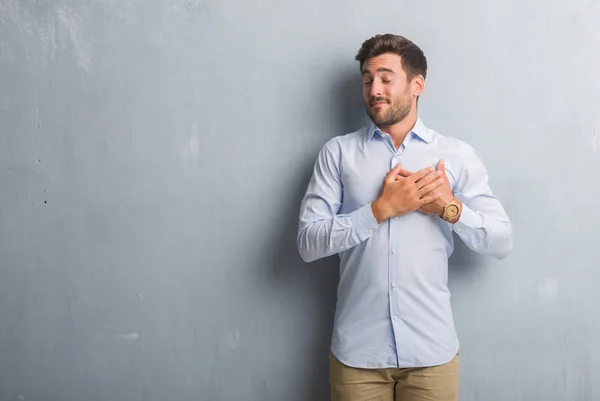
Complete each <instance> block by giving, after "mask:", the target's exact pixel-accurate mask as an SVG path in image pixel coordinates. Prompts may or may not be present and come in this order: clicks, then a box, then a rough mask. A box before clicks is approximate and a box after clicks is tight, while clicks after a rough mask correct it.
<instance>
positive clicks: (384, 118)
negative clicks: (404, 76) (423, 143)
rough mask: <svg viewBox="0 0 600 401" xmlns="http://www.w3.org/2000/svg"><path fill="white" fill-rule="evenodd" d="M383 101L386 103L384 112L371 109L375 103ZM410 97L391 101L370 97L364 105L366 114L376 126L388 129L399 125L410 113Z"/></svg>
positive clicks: (380, 97)
mask: <svg viewBox="0 0 600 401" xmlns="http://www.w3.org/2000/svg"><path fill="white" fill-rule="evenodd" d="M380 101H384V102H387V103H388V105H389V106H388V107H387V108H386V110H379V111H378V110H377V109H375V108H373V104H374V103H375V102H380ZM411 106H412V105H411V102H410V97H409V96H407V97H405V98H402V97H400V96H399V97H397V98H395V99H393V100H390V99H388V98H385V97H382V96H379V97H372V98H371V99H370V101H369V103H368V104H367V105H366V109H367V114H368V115H369V117H370V118H371V120H372V121H373V122H374V123H375V124H376V125H378V126H382V127H388V126H391V125H394V124H397V123H399V122H400V121H402V120H404V118H405V117H406V116H407V115H408V113H410V108H411Z"/></svg>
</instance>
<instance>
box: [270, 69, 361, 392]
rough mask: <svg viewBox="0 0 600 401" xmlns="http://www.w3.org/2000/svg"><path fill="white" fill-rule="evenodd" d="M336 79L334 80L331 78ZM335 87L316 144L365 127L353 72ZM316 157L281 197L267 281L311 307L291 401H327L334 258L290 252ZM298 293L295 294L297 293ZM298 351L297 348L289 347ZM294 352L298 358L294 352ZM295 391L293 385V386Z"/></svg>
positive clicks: (305, 162)
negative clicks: (283, 203) (306, 297)
mask: <svg viewBox="0 0 600 401" xmlns="http://www.w3.org/2000/svg"><path fill="white" fill-rule="evenodd" d="M336 75H337V74H336ZM339 77H340V79H339V81H338V82H337V83H336V84H335V85H334V86H333V88H332V89H333V90H332V91H331V92H329V94H330V95H329V96H323V97H321V99H322V102H323V107H329V105H331V104H335V105H336V107H335V109H334V113H333V114H332V116H333V117H332V120H331V121H327V123H328V124H326V125H325V126H326V127H327V129H328V130H329V129H331V130H333V132H331V134H330V135H324V137H323V138H322V141H321V142H322V144H325V142H326V141H327V140H329V138H330V137H331V136H335V135H342V134H344V133H348V132H352V131H355V130H356V129H358V128H359V127H361V126H363V125H365V119H364V118H365V117H366V114H365V113H364V108H363V105H362V99H361V92H360V85H361V83H360V76H359V74H357V71H350V68H348V70H347V71H346V73H343V74H339ZM316 157H317V153H315V154H314V155H312V157H311V158H308V159H307V160H303V161H302V163H301V164H300V165H299V168H298V172H297V175H296V177H294V179H292V180H291V182H294V183H297V184H296V185H295V186H292V187H291V188H290V187H287V188H286V191H285V193H286V194H287V195H286V196H289V197H288V198H287V203H286V204H287V205H289V207H286V209H285V213H284V215H283V216H282V223H281V224H282V226H281V229H280V230H279V231H278V232H277V236H276V238H274V245H275V249H276V251H275V252H274V254H273V260H272V263H271V266H270V267H269V269H270V275H271V278H272V279H273V280H275V281H276V283H275V285H276V286H277V291H283V292H284V293H285V292H288V293H298V291H301V293H302V295H306V294H309V296H310V298H311V299H310V300H309V301H307V302H305V303H306V304H307V305H312V307H311V308H310V309H308V312H307V313H308V314H309V315H310V316H308V318H306V317H303V319H305V320H306V321H310V322H311V325H310V328H307V327H304V328H302V332H301V333H298V334H301V336H302V338H297V339H299V340H302V341H304V343H303V344H306V343H307V342H308V344H310V348H308V349H306V350H303V352H304V355H303V359H302V363H301V365H302V366H297V367H296V371H295V376H296V379H297V388H294V389H290V390H292V391H294V392H295V393H294V394H295V395H294V397H292V398H293V399H292V398H290V401H295V400H315V401H319V400H328V399H329V357H328V353H329V347H330V341H331V332H332V329H333V319H334V314H335V303H336V290H337V283H338V279H339V258H338V257H337V256H332V257H328V258H324V259H321V260H318V261H315V262H313V263H310V264H306V263H304V262H303V261H302V259H301V258H300V256H299V254H298V251H297V248H296V235H297V230H298V213H299V210H300V203H301V201H302V197H303V196H304V194H305V192H306V188H307V186H308V183H309V181H310V178H311V175H312V172H313V167H314V163H315V160H316ZM299 287H301V289H300V290H299V289H298V288H299ZM290 345H291V346H293V347H296V346H299V347H302V346H303V345H302V344H290ZM296 352H299V351H298V350H296ZM294 386H296V385H294Z"/></svg>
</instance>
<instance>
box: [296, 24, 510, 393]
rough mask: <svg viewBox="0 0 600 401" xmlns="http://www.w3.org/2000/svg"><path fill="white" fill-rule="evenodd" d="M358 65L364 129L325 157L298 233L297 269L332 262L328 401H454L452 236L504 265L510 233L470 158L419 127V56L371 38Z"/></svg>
mask: <svg viewBox="0 0 600 401" xmlns="http://www.w3.org/2000/svg"><path fill="white" fill-rule="evenodd" d="M356 60H357V61H359V64H360V71H361V75H362V84H363V98H364V102H365V107H366V110H367V113H368V115H369V116H370V118H371V120H372V124H371V125H370V126H369V127H366V128H363V129H360V130H358V131H356V132H353V133H350V134H347V135H342V136H337V137H334V138H332V139H330V140H329V141H328V142H327V143H326V144H325V145H324V146H323V148H322V150H321V151H320V153H319V155H318V158H317V161H316V164H315V167H314V172H313V176H312V178H311V181H310V183H309V185H308V189H307V191H306V195H305V196H304V198H303V200H302V206H301V212H300V224H299V230H298V250H299V253H300V255H301V257H302V259H303V260H304V261H306V262H311V261H314V260H317V259H320V258H324V257H327V256H330V255H334V254H338V255H339V257H340V282H339V287H338V301H337V302H338V303H337V308H336V313H335V322H334V332H333V337H332V344H331V353H330V387H331V395H332V400H333V401H363V400H386V401H387V400H389V401H391V400H395V401H400V400H402V401H425V400H436V401H455V400H457V399H458V383H459V341H458V339H457V335H456V332H455V328H454V323H453V317H452V311H451V306H450V292H449V291H448V287H447V281H448V258H449V257H450V255H451V253H452V251H453V245H454V244H453V237H452V232H453V231H454V232H456V233H457V235H458V236H459V237H460V238H461V239H462V241H464V242H465V243H466V245H467V246H468V247H469V248H470V249H472V250H473V251H475V252H478V253H480V254H483V255H489V256H491V257H495V258H498V259H503V258H505V257H506V256H507V255H508V254H509V253H510V252H511V250H512V244H513V240H512V226H511V222H510V220H509V218H508V216H507V214H506V212H505V210H504V209H503V207H502V205H501V203H500V202H499V200H498V199H497V197H496V196H495V195H494V194H493V193H492V191H491V189H490V187H489V186H488V174H487V171H486V169H485V167H484V165H483V163H482V162H481V160H480V158H479V157H478V154H477V153H476V152H475V150H474V149H473V148H472V147H471V146H469V145H467V144H466V143H464V142H463V141H461V140H458V139H455V138H451V137H448V136H444V135H442V134H440V133H438V132H436V131H434V130H432V129H429V128H427V127H426V126H425V124H424V123H423V122H422V121H421V120H420V118H419V117H418V114H417V101H418V99H419V96H420V95H421V93H422V92H423V88H424V86H425V77H426V74H427V61H426V58H425V56H424V54H423V52H422V51H421V49H420V48H419V47H418V46H416V45H415V44H414V43H412V42H411V41H410V40H408V39H406V38H404V37H401V36H396V35H390V34H387V35H377V36H375V37H372V38H370V39H368V40H366V41H365V42H364V43H363V45H362V47H361V49H360V50H359V52H358V55H357V56H356Z"/></svg>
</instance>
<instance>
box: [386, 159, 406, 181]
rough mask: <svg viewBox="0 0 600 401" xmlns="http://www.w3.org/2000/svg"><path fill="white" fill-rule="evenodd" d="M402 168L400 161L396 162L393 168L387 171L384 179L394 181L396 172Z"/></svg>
mask: <svg viewBox="0 0 600 401" xmlns="http://www.w3.org/2000/svg"><path fill="white" fill-rule="evenodd" d="M401 169H402V165H401V164H400V163H398V164H396V165H395V166H394V168H393V169H391V170H390V171H388V173H387V174H386V176H385V181H388V182H394V181H395V178H396V176H397V175H398V172H399V171H400V170H401Z"/></svg>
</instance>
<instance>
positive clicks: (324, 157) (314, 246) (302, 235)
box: [297, 138, 380, 262]
mask: <svg viewBox="0 0 600 401" xmlns="http://www.w3.org/2000/svg"><path fill="white" fill-rule="evenodd" d="M340 160H341V158H340V148H339V144H338V143H337V142H336V140H335V138H334V139H331V140H330V141H328V142H327V143H326V144H325V146H323V148H322V149H321V151H320V152H319V155H318V157H317V160H316V162H315V165H314V170H313V174H312V177H311V179H310V182H309V184H308V188H307V190H306V193H305V195H304V197H303V198H302V202H301V206H300V218H299V220H300V222H299V227H298V235H297V247H298V251H299V253H300V256H301V257H302V259H303V260H304V261H305V262H312V261H315V260H317V259H321V258H324V257H327V256H331V255H334V254H337V253H340V252H342V251H345V250H347V249H350V248H352V247H354V246H356V245H358V244H359V243H361V242H362V241H365V240H366V239H368V238H370V237H371V235H372V234H373V232H374V231H375V230H377V229H378V228H379V226H380V224H379V223H377V220H376V219H375V217H374V216H373V211H372V209H371V203H368V204H366V205H364V206H362V207H360V208H358V209H356V210H354V211H353V212H351V213H348V214H338V213H339V210H340V207H341V204H342V183H341V180H340Z"/></svg>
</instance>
